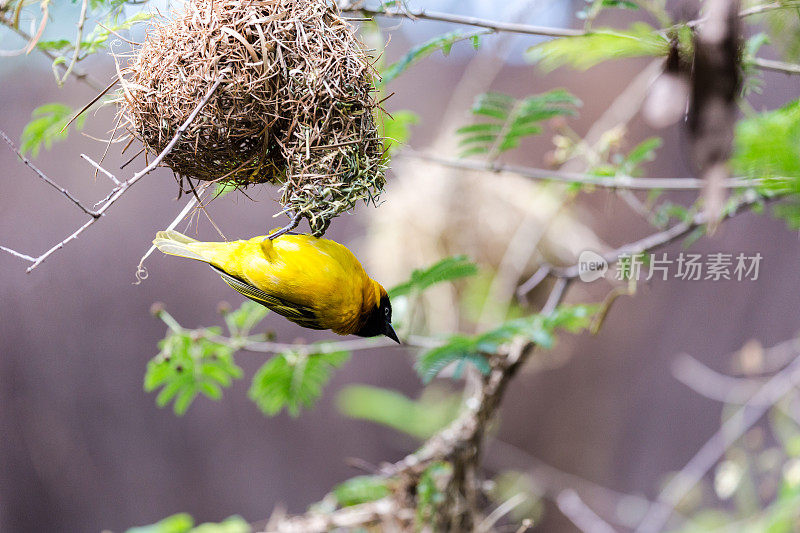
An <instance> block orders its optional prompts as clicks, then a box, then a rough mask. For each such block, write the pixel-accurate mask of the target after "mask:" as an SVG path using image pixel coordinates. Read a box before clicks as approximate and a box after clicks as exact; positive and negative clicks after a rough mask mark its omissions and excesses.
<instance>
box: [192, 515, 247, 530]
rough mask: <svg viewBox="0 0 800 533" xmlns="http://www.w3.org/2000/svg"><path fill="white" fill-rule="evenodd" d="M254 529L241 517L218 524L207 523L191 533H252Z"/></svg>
mask: <svg viewBox="0 0 800 533" xmlns="http://www.w3.org/2000/svg"><path fill="white" fill-rule="evenodd" d="M251 531H253V528H251V527H250V524H249V523H248V522H247V520H245V519H244V518H242V517H241V516H236V515H234V516H231V517H228V518H226V519H225V520H223V521H222V522H219V523H217V524H214V523H211V522H206V523H204V524H200V525H199V526H197V527H195V528H194V529H192V530H191V533H250V532H251Z"/></svg>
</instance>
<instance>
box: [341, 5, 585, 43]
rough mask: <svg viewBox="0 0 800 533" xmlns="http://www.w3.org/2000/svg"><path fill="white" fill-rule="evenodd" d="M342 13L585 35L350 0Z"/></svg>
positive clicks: (571, 31) (532, 33) (572, 35)
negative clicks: (360, 4)
mask: <svg viewBox="0 0 800 533" xmlns="http://www.w3.org/2000/svg"><path fill="white" fill-rule="evenodd" d="M339 5H340V8H341V10H342V13H348V12H350V13H360V14H361V15H363V16H367V17H375V16H380V17H388V18H407V19H411V20H416V19H420V20H432V21H438V22H450V23H452V24H463V25H465V26H475V27H478V28H487V29H490V30H493V31H501V32H508V33H521V34H525V35H542V36H545V37H577V36H579V35H584V34H585V33H586V32H584V31H583V30H574V29H571V28H548V27H545V26H532V25H529V24H517V23H513V22H500V21H496V20H488V19H483V18H478V17H470V16H466V15H455V14H452V13H440V12H438V11H431V10H429V9H408V8H401V9H386V8H383V9H368V8H366V7H354V6H353V4H352V3H350V2H341V3H340V4H339Z"/></svg>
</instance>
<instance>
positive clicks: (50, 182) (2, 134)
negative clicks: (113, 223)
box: [0, 130, 100, 218]
mask: <svg viewBox="0 0 800 533" xmlns="http://www.w3.org/2000/svg"><path fill="white" fill-rule="evenodd" d="M0 137H2V138H3V140H4V141H5V142H6V144H7V145H8V146H9V148H11V151H12V152H14V153H15V154H17V157H19V159H20V160H21V161H22V163H23V164H24V165H25V166H26V167H28V168H29V169H31V170H33V171H34V172H35V173H36V175H37V176H39V177H40V178H41V179H42V181H44V182H45V183H47V184H48V185H50V186H51V187H53V188H54V189H55V190H57V191H58V192H60V193H61V194H63V195H64V196H66V197H67V199H68V200H69V201H70V202H72V203H73V204H75V205H77V206H78V207H79V208H80V210H81V211H83V212H84V213H86V214H87V215H89V216H90V217H92V218H98V217H99V216H100V214H99V213H98V212H97V211H92V210H91V209H89V208H88V207H86V206H84V205H83V204H82V203H80V201H78V199H77V198H75V197H74V196H73V195H72V194H71V193H70V192H69V191H68V190H67V189H65V188H64V187H62V186H61V185H59V184H57V183H56V182H55V181H53V180H51V179H50V178H48V177H47V175H46V174H45V173H44V172H42V171H41V170H39V168H38V167H37V166H36V165H34V164H33V163H32V162H31V160H30V159H28V158H27V157H25V156H24V155H22V152H20V151H19V149H18V148H17V147H16V146H15V145H14V142H13V141H12V140H11V138H10V137H9V136H8V135H7V134H6V133H5V132H4V131H2V130H0Z"/></svg>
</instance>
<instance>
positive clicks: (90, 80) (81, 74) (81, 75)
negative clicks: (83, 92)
mask: <svg viewBox="0 0 800 533" xmlns="http://www.w3.org/2000/svg"><path fill="white" fill-rule="evenodd" d="M0 24H2V25H4V26H6V27H7V28H9V29H10V30H11V31H13V32H14V33H16V34H17V35H19V36H20V37H22V38H23V39H24V40H25V41H26V42H28V43H30V42H33V37H32V36H30V35H28V34H27V33H26V32H24V31H22V30H20V29H19V28H17V27H16V26H15V25H14V22H13V21H12V20H9V19H7V18H5V17H4V16H2V15H0ZM37 50H39V51H40V52H41V53H42V54H44V55H45V56H47V58H48V59H50V61H55V60H56V59H58V57H57V56H56V55H55V54H54V53H53V52H51V51H50V50H45V49H44V48H38V47H37ZM56 68H60V69H62V70H66V69H67V65H64V64H63V63H59V64H58V65H56ZM70 75H72V77H73V78H75V79H76V80H78V81H80V82H83V83H85V84H86V85H88V86H89V87H91V88H92V89H94V90H95V91H100V90H102V88H103V83H102V82H100V81H98V80H97V79H95V78H94V77H93V76H91V75H90V74H88V73H87V72H85V71H83V70H81V69H79V68H78V67H73V68H72V71H71V72H70Z"/></svg>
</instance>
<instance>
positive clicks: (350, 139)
mask: <svg viewBox="0 0 800 533" xmlns="http://www.w3.org/2000/svg"><path fill="white" fill-rule="evenodd" d="M226 69H227V70H226ZM223 72H225V73H224V74H223V76H224V77H223V82H222V84H221V85H220V86H219V87H218V88H217V90H216V91H215V93H214V95H213V96H212V97H211V99H210V100H209V101H208V103H207V104H206V105H205V106H204V107H203V109H202V110H201V111H200V114H199V115H198V116H197V118H196V119H195V120H194V121H193V122H192V124H191V125H190V127H189V128H188V129H187V131H186V132H185V133H184V135H183V137H182V138H181V140H180V141H179V142H178V143H177V144H176V145H175V147H174V148H173V149H172V151H171V152H170V153H169V155H168V156H167V157H166V158H165V160H164V164H165V165H167V166H169V167H170V168H171V169H172V170H173V171H174V172H175V173H176V175H178V176H181V177H186V178H195V179H198V180H204V181H220V182H230V183H233V184H235V185H237V186H239V187H244V186H247V185H251V184H256V183H265V182H269V183H273V184H276V185H280V186H281V192H282V196H281V200H280V201H281V204H283V206H284V209H285V210H286V211H287V212H290V213H291V214H293V215H296V214H300V215H301V216H303V217H304V218H307V219H308V221H309V224H310V226H311V229H312V232H313V233H314V234H316V235H321V234H322V233H324V231H325V229H326V228H327V226H328V224H329V223H330V220H331V219H332V218H333V217H335V216H336V215H339V214H340V213H342V212H344V211H346V210H348V209H350V208H352V207H353V206H354V205H355V204H356V203H357V202H358V201H359V200H364V201H366V202H370V201H372V202H373V203H374V202H375V200H376V198H377V196H378V195H379V194H380V192H381V191H382V189H383V185H384V165H383V143H382V139H381V138H380V136H379V134H378V130H377V127H376V122H375V120H376V117H375V115H376V112H377V109H378V104H377V102H376V101H375V96H374V78H375V76H376V74H375V70H374V68H373V66H372V63H371V60H370V57H369V55H368V53H367V51H366V50H365V49H364V47H363V45H362V43H361V42H360V40H359V39H358V38H357V36H356V34H355V30H354V28H353V27H352V26H351V25H350V24H349V23H347V22H346V21H345V20H344V19H342V18H341V17H340V16H339V13H338V11H337V10H336V8H335V6H333V5H332V4H330V3H328V2H326V1H324V0H213V1H212V0H189V1H188V2H186V4H185V5H184V8H183V9H182V10H181V11H179V12H176V13H173V14H172V16H171V17H169V18H163V17H162V18H158V19H154V20H153V21H151V23H150V27H149V28H148V32H147V37H146V40H145V42H144V43H143V44H142V45H141V46H140V47H139V48H138V49H137V50H135V51H134V53H133V54H132V55H130V56H128V58H127V65H125V66H124V68H123V69H122V71H121V76H120V77H121V79H122V80H123V82H122V84H123V92H122V96H121V98H120V114H121V117H122V123H123V124H124V125H125V127H126V128H127V129H128V131H130V132H131V133H132V134H133V135H134V136H135V137H136V138H138V139H139V140H140V141H141V142H142V143H144V146H145V149H146V150H147V151H148V152H149V153H151V154H158V153H160V152H161V151H162V150H163V149H164V148H165V147H166V145H167V143H168V142H169V141H170V140H171V139H172V137H173V136H174V135H175V133H176V132H177V130H178V128H179V126H180V125H181V124H182V123H183V122H184V121H185V120H186V119H187V118H188V116H189V115H190V113H191V112H192V111H193V110H194V108H195V107H196V106H197V104H198V103H199V102H200V101H201V100H202V98H203V96H204V95H205V94H206V93H207V92H208V90H209V89H210V88H211V86H212V85H213V84H214V82H215V81H216V80H217V79H218V77H219V76H220V73H223Z"/></svg>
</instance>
